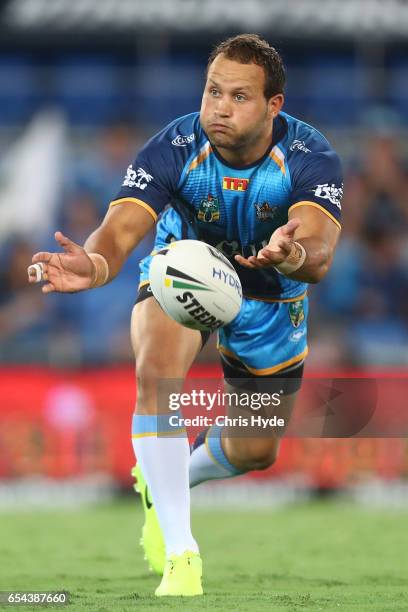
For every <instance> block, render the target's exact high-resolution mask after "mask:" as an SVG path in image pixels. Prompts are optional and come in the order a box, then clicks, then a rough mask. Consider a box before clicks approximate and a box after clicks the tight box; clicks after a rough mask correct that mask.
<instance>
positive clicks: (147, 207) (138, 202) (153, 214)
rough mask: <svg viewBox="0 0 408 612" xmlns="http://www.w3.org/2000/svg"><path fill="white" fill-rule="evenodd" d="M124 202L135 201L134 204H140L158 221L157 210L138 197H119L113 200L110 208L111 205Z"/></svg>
mask: <svg viewBox="0 0 408 612" xmlns="http://www.w3.org/2000/svg"><path fill="white" fill-rule="evenodd" d="M122 202H133V203H134V204H139V206H141V207H142V208H144V209H145V210H147V212H148V213H150V214H151V215H152V217H153V219H154V220H155V221H157V217H158V214H157V212H156V211H155V210H154V209H153V208H152V207H151V206H150V205H149V204H146V202H143V200H138V199H137V198H119V200H112V202H111V203H110V204H109V208H110V207H111V206H116V205H117V204H122Z"/></svg>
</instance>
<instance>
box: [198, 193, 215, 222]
mask: <svg viewBox="0 0 408 612" xmlns="http://www.w3.org/2000/svg"><path fill="white" fill-rule="evenodd" d="M219 218H220V204H219V202H218V198H214V196H212V195H211V194H210V195H209V196H208V197H207V198H204V199H203V200H201V202H200V206H199V208H198V212H197V219H198V220H199V221H205V222H206V223H212V222H213V221H218V219H219Z"/></svg>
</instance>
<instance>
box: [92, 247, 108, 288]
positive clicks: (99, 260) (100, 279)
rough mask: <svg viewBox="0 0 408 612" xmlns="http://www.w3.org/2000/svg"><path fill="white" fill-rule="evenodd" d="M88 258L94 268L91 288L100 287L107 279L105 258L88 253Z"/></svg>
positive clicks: (97, 254) (98, 254)
mask: <svg viewBox="0 0 408 612" xmlns="http://www.w3.org/2000/svg"><path fill="white" fill-rule="evenodd" d="M88 257H89V258H90V260H91V261H92V263H93V266H94V275H93V278H92V283H91V287H101V286H102V285H104V284H105V283H106V281H107V280H108V278H109V265H108V262H107V261H106V259H105V257H104V256H103V255H101V254H100V253H88Z"/></svg>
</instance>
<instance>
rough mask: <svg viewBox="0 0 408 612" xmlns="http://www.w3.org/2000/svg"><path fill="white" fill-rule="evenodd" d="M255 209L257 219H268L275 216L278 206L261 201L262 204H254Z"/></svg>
mask: <svg viewBox="0 0 408 612" xmlns="http://www.w3.org/2000/svg"><path fill="white" fill-rule="evenodd" d="M255 210H256V217H257V219H259V220H260V221H269V220H270V219H274V218H275V217H276V214H277V212H278V207H277V206H270V205H269V204H268V202H263V204H255Z"/></svg>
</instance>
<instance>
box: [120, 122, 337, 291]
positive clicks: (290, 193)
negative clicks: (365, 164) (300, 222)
mask: <svg viewBox="0 0 408 612" xmlns="http://www.w3.org/2000/svg"><path fill="white" fill-rule="evenodd" d="M342 193H343V190H342V171H341V165H340V161H339V158H338V156H337V154H336V153H335V152H334V151H333V149H332V148H331V147H330V144H329V143H328V141H327V140H326V139H325V138H324V136H322V134H320V132H318V131H317V130H316V129H315V128H313V127H311V126H310V125H307V124H306V123H304V122H302V121H299V120H298V119H296V118H294V117H291V116H290V115H287V114H286V113H283V112H282V113H280V114H279V115H278V117H277V118H276V119H275V121H274V127H273V140H272V143H271V146H270V148H269V150H268V151H267V152H266V153H265V155H264V156H263V157H262V158H261V159H259V160H258V161H257V162H255V163H253V164H250V165H249V166H245V167H234V166H231V165H230V164H228V163H227V162H226V161H225V160H224V159H223V158H222V157H221V156H220V155H219V153H218V152H217V150H216V149H215V148H213V147H212V146H211V143H210V142H209V140H208V138H207V135H206V133H205V132H204V130H203V129H202V127H201V124H200V117H199V113H192V114H190V115H186V116H184V117H180V118H179V119H176V120H175V121H173V122H172V123H171V124H170V125H168V126H167V127H166V128H164V129H163V130H162V131H161V132H159V133H158V134H157V135H156V136H154V137H153V138H152V139H151V140H149V141H148V142H147V144H146V145H145V146H144V147H143V149H142V150H141V151H140V153H139V154H138V156H137V157H136V160H135V162H134V163H133V164H132V165H130V166H129V167H128V169H127V173H126V176H125V180H124V182H123V185H122V188H121V190H120V192H119V194H118V196H117V198H116V199H115V200H113V202H112V203H111V205H112V206H114V205H115V204H118V203H120V202H123V201H124V200H130V201H132V202H134V203H135V204H138V205H140V206H143V207H144V208H145V209H146V210H148V211H149V212H150V214H151V215H152V216H153V217H154V219H155V220H156V219H157V218H158V217H159V221H158V228H157V231H158V233H160V234H161V235H163V236H165V238H164V240H165V241H166V242H170V241H172V240H181V239H184V238H191V239H197V240H203V241H204V242H207V243H208V244H211V245H213V246H215V247H216V248H217V249H219V250H220V251H221V252H222V253H224V255H225V256H226V257H228V259H229V260H230V261H231V263H232V264H233V266H234V267H235V269H236V270H237V272H238V275H239V277H240V279H241V283H242V287H243V291H244V295H245V296H246V297H250V298H258V299H262V300H268V299H270V300H288V299H289V300H291V299H293V298H296V297H298V296H301V295H302V294H303V293H304V292H305V290H306V284H305V283H303V282H300V281H296V280H292V279H289V278H287V277H286V276H284V275H282V274H279V272H277V271H276V270H275V269H274V268H272V269H267V270H249V269H247V268H244V267H242V266H240V265H239V264H238V263H237V262H236V261H235V260H234V255H235V254H237V253H240V254H242V255H244V256H245V257H248V256H249V255H256V253H257V252H258V250H259V249H260V248H262V247H263V246H265V245H266V244H267V243H268V241H269V238H270V236H271V234H272V233H273V232H274V230H275V229H276V228H278V227H279V226H281V225H283V224H285V223H286V222H287V220H288V213H289V211H290V210H293V209H295V208H296V206H298V205H299V204H300V203H301V202H307V204H308V205H309V206H315V207H316V208H318V209H319V210H321V211H322V212H323V213H324V214H326V215H327V216H329V217H330V219H332V221H333V223H336V224H337V225H339V221H340V212H341V196H342ZM301 205H303V204H301Z"/></svg>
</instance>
